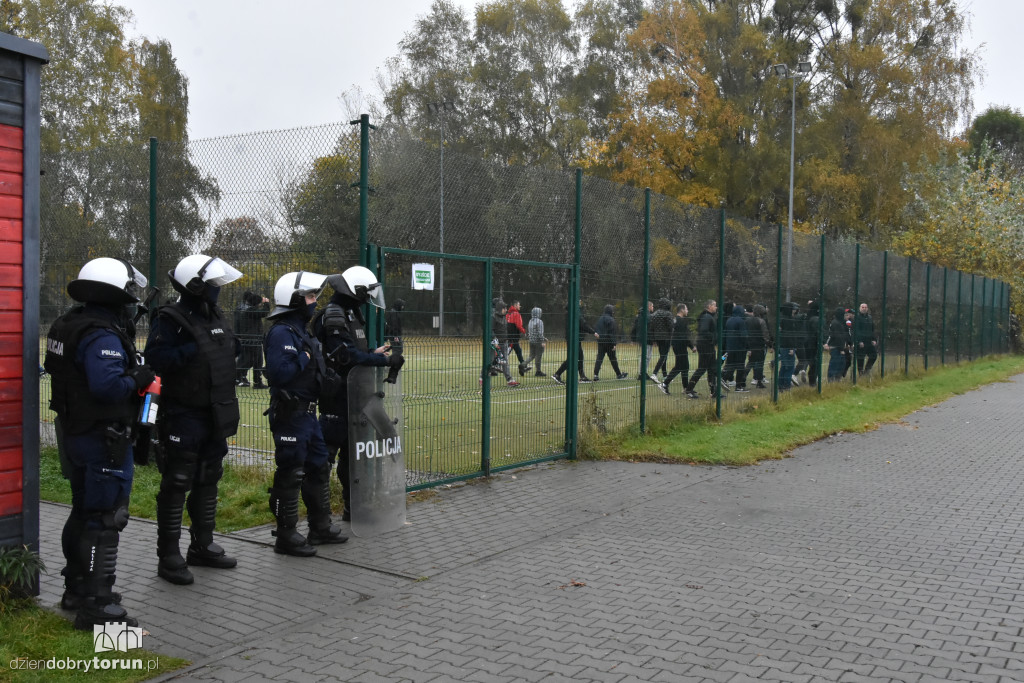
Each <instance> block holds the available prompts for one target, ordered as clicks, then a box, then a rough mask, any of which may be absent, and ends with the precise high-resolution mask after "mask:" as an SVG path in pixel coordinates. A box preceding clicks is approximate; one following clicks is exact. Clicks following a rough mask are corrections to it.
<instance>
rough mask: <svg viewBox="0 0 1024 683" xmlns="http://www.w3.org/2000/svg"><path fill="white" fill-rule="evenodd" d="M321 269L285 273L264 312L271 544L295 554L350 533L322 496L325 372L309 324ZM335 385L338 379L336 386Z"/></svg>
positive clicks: (322, 279) (322, 281) (326, 482)
mask: <svg viewBox="0 0 1024 683" xmlns="http://www.w3.org/2000/svg"><path fill="white" fill-rule="evenodd" d="M326 283H327V276H325V275H320V274H318V273H311V272H309V271H298V272H291V273H287V274H285V275H283V276H282V277H281V278H280V279H279V280H278V281H277V285H276V286H275V287H274V310H272V311H271V312H270V315H269V316H267V318H268V319H270V320H271V321H272V322H273V325H272V326H271V327H270V329H269V330H268V331H267V335H266V339H265V342H264V348H266V350H267V381H268V382H269V383H270V409H269V410H268V411H267V416H268V417H269V420H270V431H271V434H273V437H274V463H275V465H276V469H275V471H274V480H273V486H272V487H271V488H270V491H269V493H270V501H269V502H270V511H271V513H273V515H274V518H275V519H276V520H277V529H276V531H273V532H271V533H272V534H273V535H274V536H275V537H276V540H275V541H274V552H276V553H280V554H282V555H292V556H295V557H312V556H313V555H316V548H314V547H313V546H314V545H319V544H322V543H344V542H345V541H347V540H348V537H347V536H345V535H343V534H342V533H341V529H339V528H338V527H337V526H335V525H334V524H333V523H332V522H331V510H330V507H329V505H328V506H326V509H325V506H324V504H323V500H322V495H321V493H322V491H323V489H324V487H325V486H327V487H329V486H330V472H331V468H330V455H329V453H328V450H327V444H326V442H325V440H324V434H323V429H322V428H321V426H320V422H319V421H318V420H317V417H316V406H317V401H318V400H319V399H320V398H321V396H322V395H323V394H324V393H329V391H325V390H327V383H326V381H327V380H328V379H329V378H330V377H336V376H335V375H334V374H333V372H329V371H328V369H327V366H326V362H325V360H324V355H323V347H322V346H321V344H320V342H319V340H317V339H316V337H314V336H313V335H312V334H310V332H309V330H308V328H307V326H308V324H309V321H310V320H311V319H312V317H313V314H314V313H315V312H316V300H317V298H318V297H319V296H320V293H321V292H322V291H323V290H324V287H325V286H326ZM334 390H335V391H336V390H337V387H336V386H335V387H334ZM300 496H301V497H302V500H303V502H304V503H305V504H306V512H307V521H308V522H309V532H308V534H307V535H306V536H303V535H302V533H300V532H299V530H298V523H299V497H300Z"/></svg>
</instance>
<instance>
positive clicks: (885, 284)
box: [878, 250, 889, 379]
mask: <svg viewBox="0 0 1024 683" xmlns="http://www.w3.org/2000/svg"><path fill="white" fill-rule="evenodd" d="M888 294H889V251H888V250H886V251H883V252H882V343H881V344H879V346H880V347H881V348H880V349H879V350H878V355H879V356H881V358H879V359H878V360H879V361H880V362H881V364H882V365H881V368H882V369H881V372H880V373H879V376H880V377H881V378H882V379H885V336H886V332H887V327H888V325H887V323H888V321H889V311H888V307H887V306H886V304H887V303H888V302H887V301H886V298H887V296H888Z"/></svg>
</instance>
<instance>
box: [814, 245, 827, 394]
mask: <svg viewBox="0 0 1024 683" xmlns="http://www.w3.org/2000/svg"><path fill="white" fill-rule="evenodd" d="M827 310H828V308H827V307H826V306H825V235H822V236H821V260H820V262H819V264H818V348H817V349H815V350H814V353H815V358H817V361H815V362H817V364H818V393H819V394H820V393H821V361H822V360H824V357H825V356H824V354H823V353H822V348H821V347H822V345H823V344H824V343H825V340H824V339H822V335H824V334H825V311H827Z"/></svg>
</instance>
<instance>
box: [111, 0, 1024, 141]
mask: <svg viewBox="0 0 1024 683" xmlns="http://www.w3.org/2000/svg"><path fill="white" fill-rule="evenodd" d="M114 1H115V2H117V4H120V5H122V6H125V7H128V8H129V9H131V10H132V12H134V14H135V27H134V31H133V32H131V33H130V35H132V36H133V37H137V36H145V37H148V38H150V39H159V38H164V39H167V40H168V41H170V43H171V47H172V49H173V51H174V55H175V57H176V59H177V61H178V67H179V68H180V69H181V71H183V72H184V73H185V75H186V76H188V79H189V136H190V137H191V139H193V140H199V139H203V138H209V137H218V136H223V135H235V134H239V133H247V132H252V131H259V130H279V129H283V128H295V127H299V126H309V125H316V124H321V123H331V122H335V121H340V120H342V119H343V118H344V117H345V116H346V114H347V113H348V112H346V111H345V109H344V108H343V106H342V104H341V102H340V100H339V96H340V95H341V93H342V92H343V91H345V90H349V89H351V88H352V87H353V86H358V87H360V88H362V89H363V90H364V91H366V92H367V93H370V94H374V95H375V94H376V90H375V86H374V74H375V71H376V70H377V69H378V68H381V67H383V65H384V62H385V60H386V59H387V58H388V57H391V56H393V55H395V54H397V52H398V41H399V40H401V39H402V36H403V35H405V33H407V32H409V31H410V30H412V26H413V22H414V20H415V19H416V17H417V16H419V15H423V14H425V13H426V12H427V11H428V10H429V9H430V0H386V2H379V3H370V2H365V1H363V0H360V1H359V2H356V1H355V0H290V1H289V2H280V0H276V1H275V2H269V1H267V0H114ZM458 2H459V4H461V5H462V6H464V7H466V8H467V10H470V9H471V8H472V7H473V6H475V4H476V2H475V0H458ZM961 2H962V4H963V6H964V7H966V8H967V9H968V11H969V12H971V13H972V14H973V20H972V30H971V33H970V34H969V35H968V36H967V47H971V48H976V47H978V46H980V45H981V44H982V43H984V44H985V46H984V48H983V49H982V53H981V54H982V62H983V65H984V69H985V71H986V76H985V80H984V83H983V84H982V85H980V86H979V87H978V88H977V89H976V91H975V96H974V106H975V113H976V114H977V113H980V112H982V111H984V110H985V109H986V108H988V107H989V106H990V105H998V106H1010V107H1013V108H1015V109H1018V110H1020V111H1022V112H1024V88H1022V87H1021V83H1022V78H1021V75H1020V67H1019V66H1018V65H1017V61H1016V60H1017V59H1018V54H1017V53H1018V47H1019V46H1017V45H1016V41H1017V40H1020V39H1021V27H1024V2H1022V1H1021V0H1005V1H1003V2H997V1H996V0H961Z"/></svg>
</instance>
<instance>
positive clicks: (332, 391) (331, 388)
mask: <svg viewBox="0 0 1024 683" xmlns="http://www.w3.org/2000/svg"><path fill="white" fill-rule="evenodd" d="M344 387H345V380H344V378H343V377H342V376H341V375H339V374H338V373H337V372H335V371H334V370H332V369H331V368H327V372H326V373H325V374H324V381H323V384H322V385H321V387H320V397H321V398H334V397H335V396H337V395H338V392H339V391H341V390H342V389H343V388H344Z"/></svg>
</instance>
